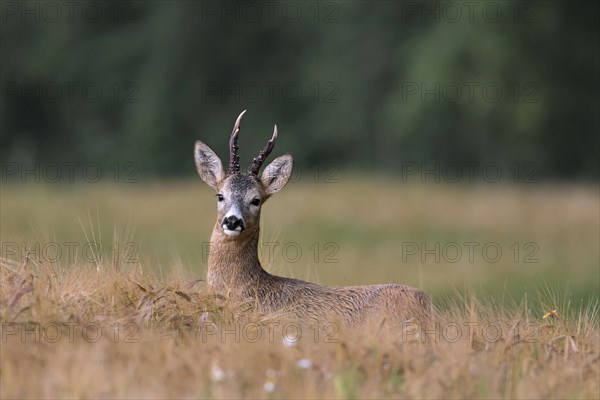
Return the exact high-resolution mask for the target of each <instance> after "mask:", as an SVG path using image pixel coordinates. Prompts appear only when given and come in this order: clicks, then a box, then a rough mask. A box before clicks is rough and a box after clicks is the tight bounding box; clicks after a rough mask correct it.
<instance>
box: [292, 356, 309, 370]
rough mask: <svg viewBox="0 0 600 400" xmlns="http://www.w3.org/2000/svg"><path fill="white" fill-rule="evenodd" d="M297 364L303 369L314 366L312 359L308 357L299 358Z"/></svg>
mask: <svg viewBox="0 0 600 400" xmlns="http://www.w3.org/2000/svg"><path fill="white" fill-rule="evenodd" d="M296 365H297V366H298V368H301V369H309V368H310V367H312V361H310V360H309V359H308V358H301V359H299V360H298V362H297V363H296Z"/></svg>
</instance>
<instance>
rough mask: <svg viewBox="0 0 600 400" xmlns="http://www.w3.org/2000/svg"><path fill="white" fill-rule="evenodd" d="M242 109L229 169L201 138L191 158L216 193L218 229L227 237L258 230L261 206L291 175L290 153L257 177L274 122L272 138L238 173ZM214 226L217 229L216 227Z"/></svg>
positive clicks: (233, 134) (269, 147)
mask: <svg viewBox="0 0 600 400" xmlns="http://www.w3.org/2000/svg"><path fill="white" fill-rule="evenodd" d="M245 112H246V110H244V111H242V113H241V114H240V115H239V117H238V118H237V120H236V121H235V125H234V127H233V131H232V132H231V137H230V139H229V171H228V172H225V170H224V169H223V164H222V163H221V159H220V158H219V157H218V156H217V155H216V154H215V152H214V151H213V150H212V149H211V148H210V147H208V146H207V145H206V144H204V143H203V142H201V141H199V140H198V141H196V146H195V149H194V159H195V161H196V169H197V170H198V174H199V175H200V178H202V180H203V181H204V182H206V184H208V186H210V187H212V188H213V189H214V190H215V191H216V192H217V222H218V225H219V229H220V230H221V231H222V233H224V234H225V235H226V236H229V237H236V238H239V237H244V236H246V235H250V234H252V233H255V232H258V227H259V220H260V209H261V207H262V205H263V203H264V202H265V201H266V200H267V199H268V198H269V197H270V196H271V195H273V194H275V193H277V192H278V191H280V190H281V189H282V188H283V187H284V186H285V185H286V183H287V182H288V180H289V178H290V175H291V174H292V163H293V159H292V156H291V155H290V154H285V155H283V156H280V157H277V158H276V159H275V160H273V162H271V163H270V164H269V165H267V166H266V167H265V169H264V171H263V173H262V174H260V176H259V172H260V168H261V166H262V164H263V163H264V161H265V159H266V158H267V157H268V156H269V154H270V153H271V151H272V150H273V146H274V145H275V140H276V139H277V125H275V128H274V132H273V137H272V138H271V140H269V141H268V142H267V145H266V146H265V147H264V148H263V149H262V150H261V151H260V153H259V154H258V157H256V158H254V159H253V161H252V164H251V165H250V166H249V167H248V170H247V172H240V157H239V155H238V144H237V140H238V134H239V132H240V122H241V120H242V117H243V116H244V113H245ZM215 229H217V228H216V227H215Z"/></svg>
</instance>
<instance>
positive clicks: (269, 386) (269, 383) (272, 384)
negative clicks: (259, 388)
mask: <svg viewBox="0 0 600 400" xmlns="http://www.w3.org/2000/svg"><path fill="white" fill-rule="evenodd" d="M263 390H264V391H265V392H266V393H272V392H273V390H275V382H273V381H266V382H265V384H264V385H263Z"/></svg>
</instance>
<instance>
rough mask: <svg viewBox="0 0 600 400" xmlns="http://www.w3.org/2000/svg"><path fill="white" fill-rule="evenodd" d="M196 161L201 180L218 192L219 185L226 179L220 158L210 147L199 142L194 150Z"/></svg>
mask: <svg viewBox="0 0 600 400" xmlns="http://www.w3.org/2000/svg"><path fill="white" fill-rule="evenodd" d="M194 160H195V161H196V169H197V170H198V175H200V178H202V180H203V181H204V182H206V184H207V185H208V186H210V187H211V188H213V189H215V190H218V189H217V185H218V184H219V182H221V181H222V180H223V178H224V177H225V173H224V171H223V164H222V163H221V159H220V158H219V156H217V155H216V154H215V152H214V151H213V150H212V149H211V148H210V147H208V146H207V145H206V144H204V143H202V142H201V141H199V140H198V141H196V147H195V148H194Z"/></svg>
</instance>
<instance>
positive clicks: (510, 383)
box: [0, 256, 600, 399]
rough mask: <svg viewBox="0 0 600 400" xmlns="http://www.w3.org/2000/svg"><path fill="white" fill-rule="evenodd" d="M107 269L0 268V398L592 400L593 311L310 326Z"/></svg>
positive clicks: (463, 293) (468, 312)
mask: <svg viewBox="0 0 600 400" xmlns="http://www.w3.org/2000/svg"><path fill="white" fill-rule="evenodd" d="M115 260H118V257H116V256H115V257H113V260H112V261H108V260H106V261H104V262H102V263H101V264H99V265H96V266H92V265H90V266H80V265H70V266H59V265H53V264H51V263H48V262H46V261H39V260H36V259H35V258H33V257H29V258H26V259H24V260H10V259H2V261H1V264H0V265H1V269H0V304H1V306H0V318H1V322H2V327H1V337H2V357H1V361H0V383H1V385H0V390H1V393H0V394H1V397H2V398H6V399H8V398H190V397H191V398H206V397H207V398H281V397H291V398H319V397H327V398H378V399H379V398H535V399H539V398H598V394H599V390H600V386H599V385H600V383H599V381H598V379H597V378H598V375H599V374H600V344H599V341H600V329H599V320H598V311H599V307H598V303H597V300H596V302H589V303H588V305H587V306H586V307H584V308H580V309H578V308H577V307H572V306H571V305H569V304H567V303H565V302H564V301H563V300H564V299H563V298H561V296H560V293H555V292H553V291H551V290H550V291H548V292H546V293H542V294H541V295H539V296H531V298H528V299H527V300H526V301H523V302H520V303H513V304H511V303H510V301H506V303H501V302H500V301H499V300H497V299H496V300H494V299H489V300H487V301H481V300H478V299H477V298H476V296H475V295H474V292H473V291H472V290H469V289H464V290H457V291H456V292H455V293H454V294H453V295H452V296H448V298H447V299H446V300H445V301H444V303H445V304H443V307H441V308H443V311H439V312H438V313H437V315H436V316H435V317H434V318H433V319H432V321H430V323H429V324H427V326H421V325H417V323H416V322H414V321H408V322H407V323H406V324H405V325H404V326H401V327H395V328H394V329H386V328H382V327H380V326H373V327H361V329H360V330H358V331H349V330H344V329H343V328H340V327H339V326H338V325H337V324H336V322H335V321H331V323H329V324H327V323H324V324H323V326H321V327H318V328H317V327H310V326H306V325H303V324H301V322H302V321H298V322H297V323H296V322H294V321H290V320H286V319H283V318H280V319H278V318H273V317H269V316H261V315H256V314H254V313H253V312H252V311H251V305H248V304H232V303H231V302H229V301H228V300H227V299H224V298H222V297H219V296H215V295H213V294H211V293H210V292H209V291H208V290H207V289H206V287H205V285H204V282H203V281H201V280H200V279H199V277H196V276H186V273H185V272H181V271H177V270H172V271H171V272H169V273H168V274H167V273H165V274H164V275H163V276H160V275H159V274H157V273H155V272H148V271H147V270H145V269H144V268H143V267H142V266H140V265H137V264H135V265H134V264H122V263H120V262H118V261H115Z"/></svg>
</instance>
